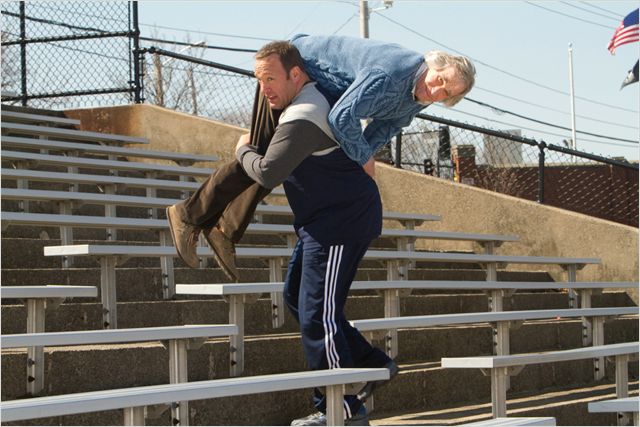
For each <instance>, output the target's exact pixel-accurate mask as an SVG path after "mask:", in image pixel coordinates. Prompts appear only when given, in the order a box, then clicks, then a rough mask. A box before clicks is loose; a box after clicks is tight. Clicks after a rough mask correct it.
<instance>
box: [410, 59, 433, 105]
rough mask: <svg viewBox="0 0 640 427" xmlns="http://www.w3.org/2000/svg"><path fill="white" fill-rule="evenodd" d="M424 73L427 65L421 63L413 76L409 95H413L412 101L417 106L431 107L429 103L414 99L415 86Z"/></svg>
mask: <svg viewBox="0 0 640 427" xmlns="http://www.w3.org/2000/svg"><path fill="white" fill-rule="evenodd" d="M425 71H427V63H426V62H423V63H422V65H420V67H419V68H418V71H416V74H415V75H414V76H413V89H412V90H411V94H412V95H413V100H414V101H415V102H417V103H418V104H420V105H431V103H430V102H421V101H419V100H418V98H416V85H417V84H418V79H420V77H421V76H422V74H424V72H425Z"/></svg>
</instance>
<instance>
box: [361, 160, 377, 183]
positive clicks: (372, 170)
mask: <svg viewBox="0 0 640 427" xmlns="http://www.w3.org/2000/svg"><path fill="white" fill-rule="evenodd" d="M362 168H363V169H364V171H365V172H366V173H367V175H369V176H370V177H371V178H375V177H376V160H375V159H374V158H373V157H371V158H370V159H369V160H367V163H365V164H364V165H362Z"/></svg>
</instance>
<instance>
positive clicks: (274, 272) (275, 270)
mask: <svg viewBox="0 0 640 427" xmlns="http://www.w3.org/2000/svg"><path fill="white" fill-rule="evenodd" d="M269 281H270V282H272V283H274V282H282V258H271V259H269ZM271 313H272V316H273V318H272V323H273V327H274V328H280V327H282V326H283V325H284V295H283V294H282V292H271Z"/></svg>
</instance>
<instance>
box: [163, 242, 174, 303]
mask: <svg viewBox="0 0 640 427" xmlns="http://www.w3.org/2000/svg"><path fill="white" fill-rule="evenodd" d="M159 237H160V246H173V240H172V239H171V237H170V236H169V230H161V231H160V232H159ZM160 269H161V271H162V297H163V298H164V299H171V298H173V297H174V296H175V294H176V279H175V274H174V269H173V257H170V256H162V257H160Z"/></svg>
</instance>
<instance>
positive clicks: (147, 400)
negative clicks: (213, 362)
mask: <svg viewBox="0 0 640 427" xmlns="http://www.w3.org/2000/svg"><path fill="white" fill-rule="evenodd" d="M387 379H389V371H388V370H387V369H381V368H378V369H346V368H342V369H330V370H321V371H309V372H294V373H286V374H275V375H260V376H253V377H242V378H230V379H219V380H208V381H194V382H190V383H179V384H163V385H154V386H144V387H133V388H124V389H117V390H105V391H94V392H88V393H76V394H67V395H60V396H51V397H39V398H33V399H22V400H13V401H8V402H0V420H1V421H2V422H10V421H21V420H27V419H34V418H43V417H57V416H61V415H70V414H81V413H87V412H97V411H107V410H113V409H121V408H124V425H144V423H145V420H144V412H145V411H144V409H145V407H146V406H151V405H159V404H165V403H169V402H175V401H179V402H180V404H179V405H178V406H177V408H176V410H177V411H178V412H180V411H184V416H182V414H180V418H179V419H180V421H181V422H180V424H181V425H188V424H189V419H188V414H189V412H188V411H186V410H183V408H184V407H185V406H186V405H185V403H186V402H189V401H192V400H203V399H214V398H220V397H230V396H239V395H247V394H256V393H274V392H278V391H285V390H298V389H307V388H313V387H326V393H325V395H326V398H327V424H328V425H335V426H339V425H343V422H344V420H343V412H344V410H343V399H344V391H343V390H344V385H345V384H355V383H361V382H368V381H379V380H387ZM183 402H184V403H183ZM183 405H184V406H183Z"/></svg>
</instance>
